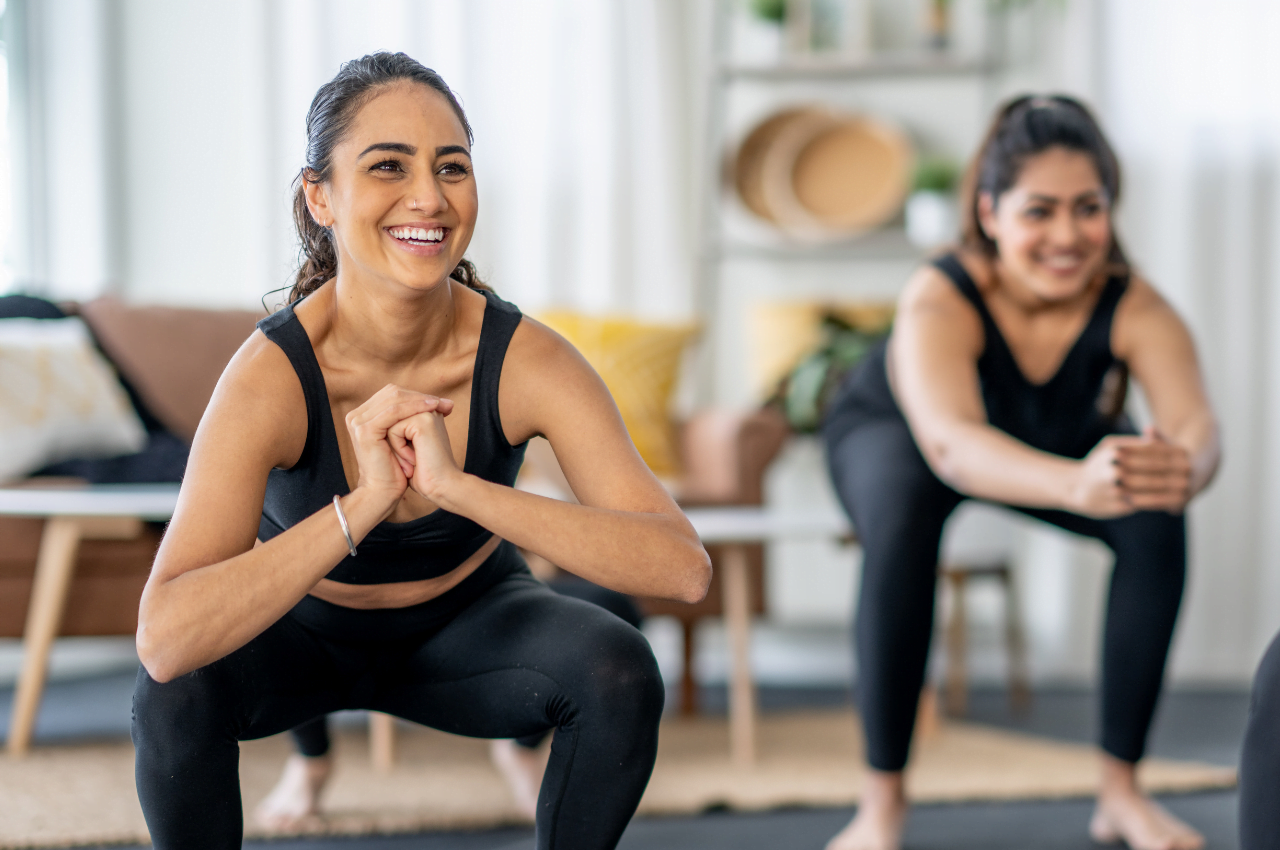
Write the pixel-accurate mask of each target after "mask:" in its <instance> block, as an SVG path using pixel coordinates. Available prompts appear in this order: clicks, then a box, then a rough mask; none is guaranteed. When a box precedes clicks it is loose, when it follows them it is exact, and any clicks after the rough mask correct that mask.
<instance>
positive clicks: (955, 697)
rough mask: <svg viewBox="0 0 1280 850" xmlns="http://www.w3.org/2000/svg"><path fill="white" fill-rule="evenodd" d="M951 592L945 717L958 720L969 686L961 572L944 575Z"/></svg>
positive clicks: (964, 578) (966, 580) (965, 703)
mask: <svg viewBox="0 0 1280 850" xmlns="http://www.w3.org/2000/svg"><path fill="white" fill-rule="evenodd" d="M945 575H946V577H947V583H948V584H949V585H950V588H951V616H950V617H949V618H948V621H947V633H946V647H947V690H946V707H947V714H950V715H951V716H953V717H959V716H962V715H963V714H964V713H965V710H966V709H967V707H968V703H969V682H968V673H967V670H966V661H967V659H966V657H965V656H966V653H967V652H968V647H967V642H968V627H969V626H968V622H967V618H966V616H965V607H964V592H965V586H966V584H967V582H968V576H967V575H965V574H964V573H963V572H958V571H957V572H947V573H945Z"/></svg>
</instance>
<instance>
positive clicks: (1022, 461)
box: [889, 267, 1137, 516]
mask: <svg viewBox="0 0 1280 850" xmlns="http://www.w3.org/2000/svg"><path fill="white" fill-rule="evenodd" d="M983 342H984V336H983V329H982V323H981V320H980V319H979V318H978V316H977V314H976V313H975V312H974V309H973V307H972V306H971V305H970V304H969V302H968V301H966V300H965V299H964V298H963V296H961V295H960V294H959V293H958V292H957V291H956V289H955V287H954V286H953V285H951V283H950V282H949V281H948V280H947V279H946V278H945V277H944V276H943V274H942V273H941V272H939V271H937V270H936V269H933V268H931V267H926V268H923V269H921V270H920V271H919V272H917V273H916V275H915V276H914V277H913V278H912V280H911V281H910V282H909V283H908V285H907V288H906V290H905V291H904V292H903V295H902V298H901V300H900V301H899V309H898V316H897V319H896V321H895V323H894V329H893V337H892V338H891V340H890V344H889V358H890V360H889V363H890V367H891V368H890V378H891V382H892V385H893V392H894V396H895V397H896V399H897V402H898V405H899V407H901V408H902V412H903V414H904V415H905V417H906V419H907V423H908V424H909V425H910V427H911V433H912V435H913V436H914V437H915V440H916V444H917V445H918V446H919V447H920V451H921V453H922V454H923V455H924V458H925V460H926V461H927V462H928V464H929V467H930V468H931V469H932V470H933V472H934V474H935V475H937V476H938V477H939V478H940V479H942V480H943V481H944V482H946V483H947V484H948V485H949V486H950V487H952V488H953V489H955V490H957V491H958V492H961V493H964V494H965V495H967V496H972V497H975V498H979V499H990V500H992V501H996V502H1004V503H1006V504H1013V505H1021V506H1025V507H1036V508H1057V509H1061V510H1069V511H1074V512H1077V513H1084V514H1089V515H1094V516H1107V515H1116V514H1119V513H1126V512H1129V511H1131V510H1132V507H1131V506H1129V505H1128V503H1127V502H1125V500H1124V493H1123V492H1122V490H1121V489H1120V487H1119V486H1118V484H1117V483H1116V475H1115V473H1114V461H1115V458H1116V456H1117V452H1118V451H1119V449H1120V448H1121V447H1122V446H1124V445H1126V444H1127V443H1128V442H1130V441H1133V440H1135V439H1137V438H1127V437H1109V438H1107V439H1106V440H1104V441H1103V442H1102V443H1100V444H1099V446H1098V448H1097V449H1095V450H1094V452H1092V453H1090V455H1089V457H1087V458H1085V459H1084V460H1083V461H1077V460H1073V459H1071V458H1065V457H1062V456H1060V455H1054V454H1050V453H1048V452H1043V451H1040V450H1039V449H1034V448H1032V447H1031V446H1028V445H1027V444H1026V443H1023V442H1021V441H1019V440H1017V439H1014V438H1013V437H1011V436H1009V435H1008V434H1006V433H1005V432H1003V431H1001V430H999V429H998V428H995V427H992V426H991V425H990V424H989V423H988V422H987V415H986V410H985V409H984V407H983V404H982V392H981V387H980V384H979V381H978V368H977V361H978V357H979V356H980V355H981V352H982V347H983Z"/></svg>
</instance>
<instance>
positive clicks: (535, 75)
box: [268, 0, 692, 316]
mask: <svg viewBox="0 0 1280 850" xmlns="http://www.w3.org/2000/svg"><path fill="white" fill-rule="evenodd" d="M269 14H270V15H271V19H270V20H269V22H268V27H269V38H268V43H269V44H272V45H274V47H272V48H270V49H271V53H272V59H273V62H274V71H275V74H276V75H277V79H278V88H279V98H280V99H279V106H280V108H279V110H278V111H277V115H278V118H279V123H278V125H277V128H276V132H277V139H278V141H279V143H280V144H279V152H278V155H277V156H278V158H277V163H278V165H279V166H280V167H279V168H278V169H277V170H276V171H275V172H274V175H273V177H274V179H276V180H283V179H286V178H288V177H289V176H290V175H291V174H292V171H293V169H294V168H296V164H297V152H298V151H299V150H300V149H301V144H302V138H303V137H302V120H301V119H302V116H303V114H304V112H305V109H306V105H307V103H308V102H309V99H310V97H311V95H312V94H314V92H315V90H316V88H317V87H318V86H319V85H320V84H321V83H322V82H323V81H324V80H326V79H328V78H329V77H330V76H331V75H332V73H333V72H334V70H335V69H336V67H337V65H338V63H339V62H341V61H342V60H344V59H349V58H352V57H356V56H360V55H362V54H364V53H367V52H370V51H372V50H376V49H387V50H403V51H405V52H406V53H408V54H409V55H411V56H414V57H415V58H417V59H419V60H420V61H422V62H424V63H425V64H427V65H428V66H431V67H433V68H435V69H436V70H438V71H439V72H440V73H441V74H442V75H443V76H444V77H445V79H446V80H447V81H449V83H450V85H451V86H452V87H453V88H454V89H455V90H456V91H457V92H458V94H459V95H460V97H461V99H462V101H463V104H464V106H465V108H466V109H467V113H468V117H469V119H470V120H471V123H472V124H473V126H474V128H475V134H476V142H475V148H474V156H475V160H476V167H477V177H478V180H479V181H480V191H481V217H480V224H479V227H478V229H477V233H476V238H475V241H474V242H473V248H472V254H473V256H474V258H475V259H476V261H477V262H478V263H479V265H480V268H481V270H482V273H484V274H485V275H486V276H488V277H490V278H492V281H493V283H494V285H495V286H496V287H497V288H498V290H499V291H500V292H502V293H503V294H505V295H509V297H511V298H512V299H513V300H516V301H517V302H519V303H521V304H526V305H528V306H533V307H536V306H538V305H545V304H552V303H554V304H562V305H571V306H577V307H580V308H583V309H587V310H592V311H623V312H636V313H641V314H649V315H659V316H661V315H685V314H687V313H688V312H689V311H690V310H691V306H692V299H691V296H690V291H689V287H690V281H689V277H690V272H689V260H688V257H689V252H690V250H691V246H690V244H689V241H688V239H687V238H686V233H687V232H688V230H689V227H688V225H687V224H686V218H687V217H688V214H687V210H688V209H689V201H688V199H687V198H686V194H687V192H686V187H687V186H688V184H689V180H688V179H687V176H686V171H687V164H686V162H685V161H684V150H685V148H686V147H687V145H686V143H685V134H686V133H687V132H688V130H687V127H688V121H687V118H688V115H689V112H688V108H687V100H686V98H685V96H684V95H685V92H686V90H687V84H688V80H687V64H688V63H687V61H686V57H687V55H688V51H687V49H686V47H687V43H686V41H685V39H686V38H687V37H688V30H687V28H686V26H685V23H686V18H687V16H688V9H687V8H686V4H681V3H680V2H678V0H604V2H601V0H531V1H530V2H511V0H430V2H421V0H378V2H364V0H350V2H346V1H345V0H327V1H326V0H285V2H281V3H279V4H277V5H274V6H272V7H270V12H269Z"/></svg>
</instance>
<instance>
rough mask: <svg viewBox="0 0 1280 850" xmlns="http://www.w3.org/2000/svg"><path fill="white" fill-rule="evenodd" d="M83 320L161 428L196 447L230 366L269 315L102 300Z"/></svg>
mask: <svg viewBox="0 0 1280 850" xmlns="http://www.w3.org/2000/svg"><path fill="white" fill-rule="evenodd" d="M80 315H81V316H83V317H84V320H85V321H86V322H87V323H88V324H89V327H90V328H91V329H92V330H93V333H94V335H95V336H96V337H97V338H98V341H99V342H100V343H101V344H102V348H103V350H104V351H106V353H107V355H108V356H109V357H110V358H111V360H112V361H113V362H114V363H115V364H116V366H117V368H119V369H120V371H121V373H122V374H123V375H124V377H125V378H126V379H127V380H128V381H129V382H130V383H131V384H132V385H133V386H134V388H135V389H136V390H137V391H138V394H139V395H140V396H141V397H142V400H143V401H144V402H145V403H146V405H147V406H148V407H149V408H150V409H151V411H152V412H154V413H155V415H156V417H157V418H158V419H159V420H160V421H161V423H163V424H164V426H165V427H166V428H168V429H169V430H170V431H172V432H173V433H174V434H177V435H178V436H180V437H182V438H183V439H185V440H187V441H188V442H190V440H191V438H192V437H193V436H195V432H196V426H197V425H199V424H200V417H201V416H202V415H203V414H204V409H205V406H206V405H208V403H209V398H210V397H211V396H212V395H213V388H214V386H215V385H216V384H217V383H218V377H219V376H220V375H221V374H222V370H223V369H224V368H226V365H227V361H229V360H230V359H231V356H232V355H233V354H235V352H236V349H237V348H239V347H240V344H241V343H243V342H244V341H245V340H246V339H248V338H249V336H250V335H251V334H252V333H253V329H254V324H255V323H256V322H257V321H258V320H259V319H261V318H262V316H263V315H264V314H263V313H261V312H257V311H252V310H202V309H196V308H186V307H134V306H130V305H127V304H125V303H123V302H121V301H120V300H118V299H116V298H99V299H97V300H95V301H90V302H88V303H86V304H82V305H81V306H80Z"/></svg>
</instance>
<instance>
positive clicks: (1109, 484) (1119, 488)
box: [1073, 428, 1192, 518]
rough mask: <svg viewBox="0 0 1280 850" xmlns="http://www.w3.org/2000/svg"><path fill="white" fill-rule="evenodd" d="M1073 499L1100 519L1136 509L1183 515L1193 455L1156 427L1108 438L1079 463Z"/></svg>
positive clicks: (1086, 512) (1189, 495) (1187, 499)
mask: <svg viewBox="0 0 1280 850" xmlns="http://www.w3.org/2000/svg"><path fill="white" fill-rule="evenodd" d="M1080 464H1081V465H1080V475H1079V479H1078V483H1077V487H1076V492H1075V493H1074V494H1073V495H1074V502H1075V504H1076V507H1077V509H1078V510H1079V512H1080V513H1082V514H1085V515H1086V516H1093V517H1098V518H1105V517H1116V516H1124V515H1126V514H1131V513H1134V512H1135V511H1168V512H1169V513H1181V512H1182V511H1183V510H1184V509H1185V508H1186V506H1187V502H1188V501H1190V499H1191V495H1192V493H1191V456H1190V454H1189V453H1188V452H1187V450H1186V449H1185V448H1183V447H1182V446H1179V445H1177V444H1176V443H1172V442H1169V440H1167V439H1166V438H1165V437H1164V436H1163V435H1162V434H1161V433H1160V432H1159V431H1157V430H1156V429H1155V428H1147V429H1145V430H1144V431H1143V433H1142V434H1141V436H1127V435H1117V436H1111V437H1104V438H1103V439H1102V440H1101V441H1099V443H1098V445H1096V446H1094V448H1093V450H1092V451H1090V452H1089V454H1088V455H1087V456H1086V457H1085V458H1084V460H1082V461H1081V462H1080Z"/></svg>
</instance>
